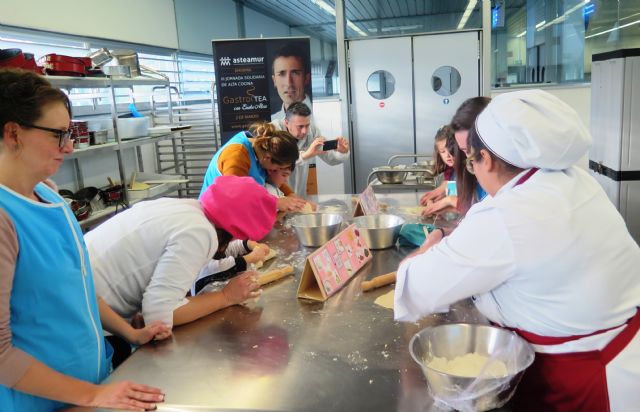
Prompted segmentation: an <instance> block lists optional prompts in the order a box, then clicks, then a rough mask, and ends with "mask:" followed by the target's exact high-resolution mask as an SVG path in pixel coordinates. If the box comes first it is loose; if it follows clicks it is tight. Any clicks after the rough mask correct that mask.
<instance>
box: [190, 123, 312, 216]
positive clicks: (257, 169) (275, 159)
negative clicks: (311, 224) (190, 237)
mask: <svg viewBox="0 0 640 412" xmlns="http://www.w3.org/2000/svg"><path fill="white" fill-rule="evenodd" d="M298 155H299V152H298V146H297V141H296V139H295V138H294V137H293V136H291V135H290V134H289V133H288V132H286V131H281V130H276V128H275V126H273V125H272V124H270V123H266V122H265V123H255V124H253V125H252V126H251V128H250V130H249V131H248V132H247V131H242V132H239V133H237V134H236V135H235V136H233V137H232V138H231V139H230V140H229V141H228V142H227V143H225V144H224V145H223V146H222V147H221V148H220V149H219V150H218V151H217V152H216V154H215V155H214V156H213V158H212V159H211V163H209V167H208V168H207V172H206V173H205V175H204V182H203V183H202V190H201V191H200V196H202V194H203V193H204V192H205V191H206V190H207V187H209V186H210V185H211V184H212V183H213V182H214V181H215V179H216V178H218V177H219V176H228V175H234V176H250V177H252V178H253V179H254V180H255V181H256V182H257V183H258V184H259V185H261V186H264V185H265V183H266V181H267V175H268V171H277V170H280V169H290V168H291V167H292V166H293V165H295V163H296V160H298ZM279 189H280V190H281V191H282V192H283V193H284V197H281V198H279V199H278V210H281V211H297V210H300V209H301V208H302V207H303V206H304V205H305V203H306V202H305V200H303V199H300V198H298V197H296V196H295V193H294V192H293V190H292V189H291V187H289V185H287V184H286V183H283V184H282V185H281V186H280V187H279Z"/></svg>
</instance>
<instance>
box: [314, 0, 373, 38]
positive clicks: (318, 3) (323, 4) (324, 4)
mask: <svg viewBox="0 0 640 412" xmlns="http://www.w3.org/2000/svg"><path fill="white" fill-rule="evenodd" d="M311 2H312V3H313V4H315V5H316V6H318V7H320V8H321V9H322V10H324V11H326V12H327V13H329V14H330V15H332V16H333V17H336V9H335V8H333V7H331V6H330V5H329V4H328V3H327V2H325V1H324V0H311ZM347 27H349V28H350V29H351V30H353V31H355V32H356V33H358V34H359V35H361V36H368V34H367V33H365V32H364V31H363V30H362V29H361V28H360V27H358V26H356V25H355V24H354V23H353V22H352V21H351V20H347Z"/></svg>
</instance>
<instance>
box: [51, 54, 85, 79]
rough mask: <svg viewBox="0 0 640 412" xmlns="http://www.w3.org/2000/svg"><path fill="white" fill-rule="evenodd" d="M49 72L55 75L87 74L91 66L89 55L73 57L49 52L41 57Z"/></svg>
mask: <svg viewBox="0 0 640 412" xmlns="http://www.w3.org/2000/svg"><path fill="white" fill-rule="evenodd" d="M40 62H41V63H42V65H43V67H44V70H45V72H46V73H47V74H51V75H54V76H86V75H87V68H90V67H91V59H90V58H88V57H72V56H64V55H61V54H55V53H51V54H47V55H45V56H42V58H41V59H40Z"/></svg>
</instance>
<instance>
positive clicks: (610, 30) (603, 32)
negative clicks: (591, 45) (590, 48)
mask: <svg viewBox="0 0 640 412" xmlns="http://www.w3.org/2000/svg"><path fill="white" fill-rule="evenodd" d="M638 23H640V20H636V21H632V22H631V23H627V24H623V25H622V26H620V27H614V28H613V29H609V30H605V31H601V32H599V33H595V34H591V35H589V36H585V37H584V38H585V39H590V38H592V37H596V36H600V35H603V34H607V33H611V32H612V31H616V30H620V29H624V28H625V27H629V26H633V25H634V24H638Z"/></svg>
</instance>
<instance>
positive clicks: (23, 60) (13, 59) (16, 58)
mask: <svg viewBox="0 0 640 412" xmlns="http://www.w3.org/2000/svg"><path fill="white" fill-rule="evenodd" d="M0 67H15V68H18V69H25V70H31V71H32V72H36V73H38V74H42V67H38V65H37V64H36V60H35V58H34V57H33V54H32V53H23V52H22V50H21V49H4V50H0Z"/></svg>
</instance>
